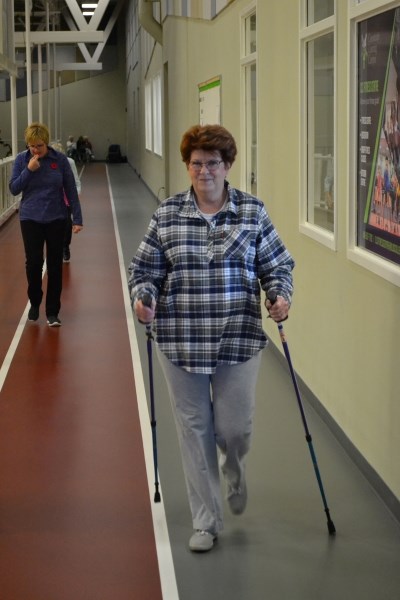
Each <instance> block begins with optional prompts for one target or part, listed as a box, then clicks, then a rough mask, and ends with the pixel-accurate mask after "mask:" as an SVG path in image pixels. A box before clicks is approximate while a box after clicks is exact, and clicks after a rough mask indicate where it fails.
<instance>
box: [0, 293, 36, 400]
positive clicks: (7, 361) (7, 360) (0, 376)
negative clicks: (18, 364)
mask: <svg viewBox="0 0 400 600" xmlns="http://www.w3.org/2000/svg"><path fill="white" fill-rule="evenodd" d="M30 307H31V304H30V302H28V303H27V305H26V307H25V310H24V312H23V314H22V317H21V319H20V321H19V323H18V325H17V329H16V330H15V333H14V337H13V339H12V341H11V344H10V346H9V348H8V350H7V354H6V355H5V357H4V360H3V364H2V365H1V368H0V392H1V390H2V389H3V385H4V382H5V380H6V377H7V374H8V371H9V369H10V366H11V363H12V361H13V358H14V356H15V353H16V351H17V348H18V344H19V342H20V339H21V336H22V332H23V331H24V327H25V323H26V320H27V318H28V312H29V309H30Z"/></svg>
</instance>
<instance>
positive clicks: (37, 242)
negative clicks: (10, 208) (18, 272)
mask: <svg viewBox="0 0 400 600" xmlns="http://www.w3.org/2000/svg"><path fill="white" fill-rule="evenodd" d="M65 225H66V222H65V219H59V220H57V221H51V222H50V223H37V222H36V221H21V232H22V239H23V240H24V247H25V257H26V263H25V266H26V277H27V279H28V298H29V300H30V302H31V305H32V306H39V305H40V303H41V301H42V297H43V291H42V271H43V262H44V245H45V244H46V262H47V294H46V315H47V316H53V315H54V316H56V315H58V313H59V311H60V306H61V302H60V298H61V290H62V267H63V245H64V232H65Z"/></svg>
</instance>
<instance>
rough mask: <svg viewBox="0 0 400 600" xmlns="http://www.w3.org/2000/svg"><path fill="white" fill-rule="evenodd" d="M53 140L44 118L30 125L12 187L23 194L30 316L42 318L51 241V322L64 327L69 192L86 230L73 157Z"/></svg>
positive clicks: (78, 224)
mask: <svg viewBox="0 0 400 600" xmlns="http://www.w3.org/2000/svg"><path fill="white" fill-rule="evenodd" d="M49 139H50V135H49V130H48V128H47V127H46V125H43V124H42V123H32V124H31V125H29V126H28V127H27V128H26V130H25V142H26V144H27V146H28V149H27V150H25V151H24V152H21V153H20V154H18V155H17V157H16V159H15V162H14V165H13V171H12V175H11V179H10V191H11V193H12V194H14V195H18V194H22V197H21V204H20V210H19V215H20V221H21V232H22V238H23V241H24V247H25V256H26V276H27V279H28V297H29V300H30V303H31V307H30V310H29V314H28V319H29V320H30V321H37V319H38V318H39V306H40V304H41V301H42V296H43V291H42V271H43V263H44V246H45V245H46V263H47V293H46V316H47V323H48V325H49V326H50V327H59V326H60V325H61V321H60V319H59V317H58V313H59V311H60V307H61V300H60V299H61V290H62V265H63V242H64V231H65V227H66V223H67V219H68V212H67V207H66V205H65V202H64V191H65V194H66V196H67V198H68V200H69V202H70V205H71V210H72V217H73V227H72V231H73V232H74V233H78V232H79V231H80V230H81V229H82V212H81V206H80V202H79V197H78V193H77V190H76V185H75V179H74V175H73V173H72V169H71V167H70V165H69V162H68V159H67V157H66V156H65V155H64V154H63V153H61V152H57V151H56V150H54V148H51V147H50V146H49V145H48V144H49Z"/></svg>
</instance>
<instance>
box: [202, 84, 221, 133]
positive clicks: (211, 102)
mask: <svg viewBox="0 0 400 600" xmlns="http://www.w3.org/2000/svg"><path fill="white" fill-rule="evenodd" d="M198 87H199V123H200V125H206V124H209V125H220V124H221V77H220V76H217V77H213V78H212V79H208V80H207V81H204V82H203V83H199V85H198Z"/></svg>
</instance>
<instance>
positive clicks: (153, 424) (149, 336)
mask: <svg viewBox="0 0 400 600" xmlns="http://www.w3.org/2000/svg"><path fill="white" fill-rule="evenodd" d="M141 301H142V302H143V304H144V305H145V306H150V307H151V296H150V294H147V293H146V294H144V295H143V297H142V298H141ZM146 336H147V357H148V362H149V384H150V413H151V420H150V424H151V434H152V441H153V463H154V486H155V493H154V502H161V496H160V492H159V491H158V486H159V481H158V459H157V433H156V427H157V422H156V414H155V408H154V382H153V353H152V346H151V341H152V340H153V339H154V338H153V334H152V332H151V325H146Z"/></svg>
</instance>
